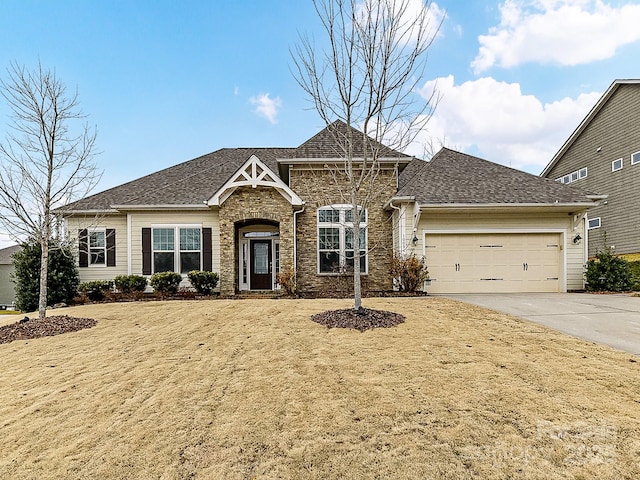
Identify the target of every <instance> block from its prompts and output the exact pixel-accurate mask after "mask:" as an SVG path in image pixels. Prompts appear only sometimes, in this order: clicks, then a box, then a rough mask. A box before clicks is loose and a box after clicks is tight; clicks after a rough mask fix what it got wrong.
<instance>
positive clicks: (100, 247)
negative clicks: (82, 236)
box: [89, 230, 107, 266]
mask: <svg viewBox="0 0 640 480" xmlns="http://www.w3.org/2000/svg"><path fill="white" fill-rule="evenodd" d="M106 264H107V233H106V231H105V230H94V231H92V232H89V265H92V266H93V265H95V266H105V265H106Z"/></svg>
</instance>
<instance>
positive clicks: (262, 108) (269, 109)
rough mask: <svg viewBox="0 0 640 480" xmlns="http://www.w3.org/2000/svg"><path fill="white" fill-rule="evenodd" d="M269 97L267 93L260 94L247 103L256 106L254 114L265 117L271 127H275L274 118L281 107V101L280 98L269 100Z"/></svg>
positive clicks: (275, 120) (275, 121)
mask: <svg viewBox="0 0 640 480" xmlns="http://www.w3.org/2000/svg"><path fill="white" fill-rule="evenodd" d="M269 95H270V94H269V93H261V94H260V95H258V96H256V97H251V98H250V99H249V101H250V102H251V104H252V105H255V106H256V109H255V112H256V113H258V114H259V115H262V116H263V117H265V118H266V119H267V120H269V122H270V123H271V124H272V125H275V124H276V123H278V121H277V119H276V117H277V116H278V113H279V111H280V108H281V107H282V100H280V97H276V98H269Z"/></svg>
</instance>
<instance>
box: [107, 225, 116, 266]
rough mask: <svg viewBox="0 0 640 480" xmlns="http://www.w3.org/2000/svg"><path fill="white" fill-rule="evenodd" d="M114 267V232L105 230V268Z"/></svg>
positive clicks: (110, 229) (109, 229)
mask: <svg viewBox="0 0 640 480" xmlns="http://www.w3.org/2000/svg"><path fill="white" fill-rule="evenodd" d="M115 266H116V231H115V229H113V228H107V267H115Z"/></svg>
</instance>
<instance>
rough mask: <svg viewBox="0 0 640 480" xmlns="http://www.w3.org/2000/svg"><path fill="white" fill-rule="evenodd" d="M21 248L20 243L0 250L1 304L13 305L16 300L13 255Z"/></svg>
mask: <svg viewBox="0 0 640 480" xmlns="http://www.w3.org/2000/svg"><path fill="white" fill-rule="evenodd" d="M19 250H20V246H19V245H14V246H12V247H7V248H3V249H1V250H0V305H11V304H12V303H13V302H14V301H15V288H14V285H13V281H12V280H11V275H13V273H14V271H15V268H14V267H13V260H12V259H11V255H13V254H14V253H16V252H18V251H19Z"/></svg>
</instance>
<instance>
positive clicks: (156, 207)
mask: <svg viewBox="0 0 640 480" xmlns="http://www.w3.org/2000/svg"><path fill="white" fill-rule="evenodd" d="M112 208H115V209H117V211H123V210H209V206H208V205H207V204H206V202H203V203H196V204H155V205H112Z"/></svg>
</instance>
